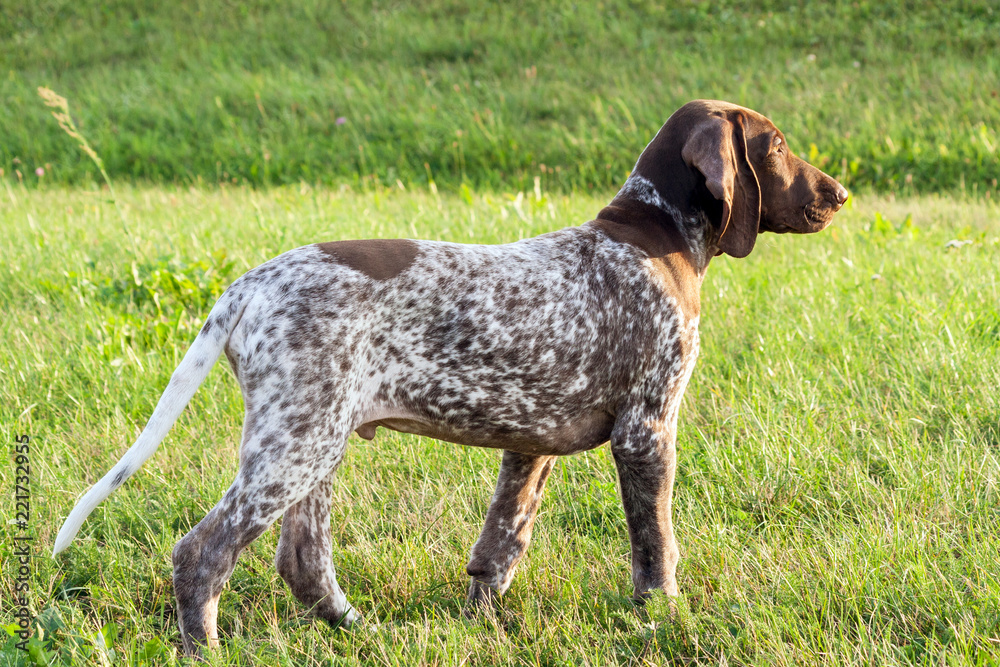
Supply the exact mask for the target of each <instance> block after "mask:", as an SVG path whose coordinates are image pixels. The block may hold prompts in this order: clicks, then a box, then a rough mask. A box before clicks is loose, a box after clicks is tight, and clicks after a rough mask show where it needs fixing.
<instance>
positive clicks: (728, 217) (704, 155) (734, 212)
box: [681, 111, 760, 257]
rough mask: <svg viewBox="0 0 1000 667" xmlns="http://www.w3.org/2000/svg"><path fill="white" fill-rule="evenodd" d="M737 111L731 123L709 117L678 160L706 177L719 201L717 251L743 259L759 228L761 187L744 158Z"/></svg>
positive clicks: (693, 133) (742, 120) (743, 136)
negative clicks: (720, 216) (720, 209)
mask: <svg viewBox="0 0 1000 667" xmlns="http://www.w3.org/2000/svg"><path fill="white" fill-rule="evenodd" d="M745 122H746V120H745V118H744V115H743V114H742V113H740V112H738V111H737V112H735V113H734V114H733V118H732V120H730V119H727V118H723V117H721V116H709V117H708V118H706V119H705V120H704V121H702V122H701V123H700V124H699V125H697V126H696V127H695V128H694V129H693V130H692V131H691V135H690V136H689V137H688V140H687V141H686V142H685V143H684V148H683V149H682V150H681V158H683V160H684V162H685V163H687V164H688V166H691V167H694V168H695V169H697V170H698V171H700V172H701V174H702V176H704V177H705V185H706V186H707V187H708V190H709V192H711V193H712V194H713V195H714V196H715V198H716V199H718V200H720V201H721V202H722V220H721V221H720V223H719V238H718V241H717V242H718V245H719V251H720V253H721V252H724V253H726V254H727V255H731V256H733V257H746V256H747V255H749V254H750V251H751V250H753V246H754V243H755V242H756V240H757V232H758V229H759V226H760V184H759V183H758V182H757V174H756V173H754V170H753V167H752V166H750V161H749V160H748V159H747V142H746V134H745V130H744V124H745Z"/></svg>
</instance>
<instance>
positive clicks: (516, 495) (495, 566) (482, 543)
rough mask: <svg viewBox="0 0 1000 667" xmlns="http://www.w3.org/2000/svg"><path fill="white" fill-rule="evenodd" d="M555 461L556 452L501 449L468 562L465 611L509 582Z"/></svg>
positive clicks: (487, 599)
mask: <svg viewBox="0 0 1000 667" xmlns="http://www.w3.org/2000/svg"><path fill="white" fill-rule="evenodd" d="M553 463H555V457H554V456H531V455H528V454H518V453H516V452H510V451H505V452H504V453H503V461H502V462H501V463H500V475H499V478H498V479H497V488H496V491H495V492H494V493H493V500H492V501H491V502H490V509H489V511H488V512H487V513H486V525H484V526H483V532H482V533H481V534H480V535H479V539H478V540H476V544H475V545H474V546H473V547H472V555H471V557H470V559H469V565H468V566H467V567H466V571H467V572H468V573H469V576H470V577H472V579H471V581H470V582H469V597H468V600H467V606H466V614H472V613H474V612H475V610H476V609H477V608H478V607H488V606H489V605H490V604H492V601H493V599H494V597H496V596H497V595H500V594H502V593H503V592H504V591H505V590H507V587H508V586H510V582H511V580H512V579H513V578H514V568H515V567H517V564H518V562H520V560H521V557H522V556H524V552H525V550H527V548H528V542H530V541H531V527H532V525H533V524H534V523H535V514H536V513H537V512H538V506H539V504H540V503H541V500H542V491H543V490H544V489H545V480H546V479H548V476H549V473H550V472H552V465H553Z"/></svg>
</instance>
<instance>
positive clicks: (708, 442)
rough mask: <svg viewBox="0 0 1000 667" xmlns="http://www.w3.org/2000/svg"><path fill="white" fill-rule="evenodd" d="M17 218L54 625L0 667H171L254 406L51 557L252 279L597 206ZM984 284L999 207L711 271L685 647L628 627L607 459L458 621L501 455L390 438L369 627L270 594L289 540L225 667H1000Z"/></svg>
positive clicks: (132, 199)
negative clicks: (192, 531)
mask: <svg viewBox="0 0 1000 667" xmlns="http://www.w3.org/2000/svg"><path fill="white" fill-rule="evenodd" d="M0 195H3V197H4V198H5V201H4V207H3V209H2V211H0V238H2V239H3V241H2V244H3V246H2V251H3V253H4V256H5V257H6V258H10V260H11V261H5V262H4V263H3V264H2V267H0V307H2V309H3V313H4V317H3V320H2V322H0V368H2V369H3V377H2V383H0V424H2V433H0V438H2V439H3V441H4V442H5V443H13V442H14V438H15V436H16V435H17V434H20V433H27V434H31V435H32V437H33V440H32V447H33V449H32V455H31V456H32V460H31V466H32V481H31V485H32V487H31V488H32V503H33V504H32V511H33V514H32V519H31V522H30V530H31V531H32V534H33V535H34V537H35V539H36V548H35V551H34V554H35V560H34V561H33V565H32V567H33V568H34V573H33V576H32V579H31V585H32V591H31V596H32V598H31V599H32V610H33V612H35V613H38V614H39V616H38V619H37V625H36V635H35V639H33V640H32V641H33V642H34V643H33V646H34V649H33V650H34V652H33V654H32V655H31V660H32V661H31V662H27V658H26V657H25V656H23V655H20V654H18V653H16V652H15V651H14V650H13V645H14V641H15V640H14V639H13V638H12V639H11V640H10V641H9V642H7V644H6V646H5V648H4V652H3V654H2V655H4V656H5V658H4V659H5V660H7V662H6V663H5V664H38V665H44V664H57V665H59V664H130V665H143V664H150V665H161V664H163V665H167V664H177V663H178V662H183V661H181V660H179V658H178V657H177V645H178V640H179V637H178V632H177V629H176V616H175V613H174V600H173V594H172V584H171V579H170V577H171V564H170V550H171V549H172V546H173V544H174V542H175V541H176V540H177V539H179V537H180V536H181V535H183V534H184V533H185V532H186V531H187V530H188V529H189V528H190V527H191V526H192V525H193V524H194V523H196V522H197V521H198V520H200V518H201V517H202V516H203V515H204V514H205V512H206V511H207V510H208V509H209V508H211V506H212V505H214V503H215V502H216V501H217V500H218V498H220V497H221V495H222V493H223V492H224V490H225V488H226V487H227V486H228V484H229V483H230V481H231V479H232V477H233V475H234V473H235V468H236V464H237V449H238V439H239V433H240V425H241V420H242V402H241V399H240V395H239V389H238V387H237V385H236V383H235V380H234V379H233V377H232V374H231V372H230V371H229V369H228V366H227V365H226V364H225V362H220V363H219V364H217V366H216V368H215V369H214V371H213V372H212V374H211V375H210V376H209V378H208V380H207V382H206V383H205V384H204V385H203V386H202V388H201V390H200V391H199V392H198V394H197V395H196V396H195V398H194V400H193V401H192V403H191V404H190V405H189V407H188V409H187V410H186V411H185V413H184V414H183V415H182V416H181V418H180V420H179V422H178V423H177V425H176V426H175V427H174V429H173V431H172V432H171V434H170V435H169V436H168V437H167V439H166V440H165V441H164V443H163V445H162V446H161V449H160V451H159V452H158V453H157V455H156V456H155V457H154V459H153V460H152V461H151V462H150V463H149V464H147V465H146V467H145V468H144V469H143V470H142V471H140V472H139V473H138V474H136V475H135V476H134V477H133V478H132V479H131V480H129V482H128V483H127V484H126V485H125V486H124V487H123V488H122V489H120V490H119V491H118V492H117V493H116V494H115V495H114V496H113V497H112V498H111V499H109V500H108V501H106V502H105V503H104V504H103V505H102V506H101V507H99V508H98V510H97V511H95V513H94V514H93V515H92V516H91V518H90V519H89V520H88V522H87V523H86V524H85V526H84V529H83V531H82V533H81V536H80V537H79V538H78V540H77V541H76V542H75V543H74V545H73V546H72V547H71V548H70V549H69V550H68V551H67V552H66V553H65V554H63V555H60V557H59V558H58V559H55V560H53V559H50V558H49V557H48V549H49V546H48V545H50V544H51V542H52V539H53V538H54V536H55V532H56V530H57V529H58V526H59V525H60V523H61V521H62V519H63V518H64V517H65V515H66V513H67V512H68V510H69V509H70V507H71V506H72V504H73V502H74V500H75V498H77V497H78V495H79V494H80V493H81V492H83V491H84V490H85V489H86V488H87V487H88V486H89V485H90V484H91V483H93V482H94V481H96V480H97V479H98V478H99V477H100V476H101V475H102V474H103V473H104V472H105V471H106V470H107V469H109V467H110V465H111V464H112V463H113V461H115V460H117V457H118V456H119V455H120V454H121V453H122V452H123V451H124V450H125V449H126V448H127V447H128V445H129V444H130V443H131V441H132V439H133V438H134V437H135V435H136V434H137V433H138V432H139V430H140V429H141V427H142V426H143V425H144V424H145V420H146V418H147V417H148V415H149V413H150V411H151V410H152V407H153V405H154V404H155V402H156V400H157V398H158V397H159V394H160V392H161V391H162V389H163V387H164V386H165V384H166V382H167V380H168V378H169V376H170V373H171V372H172V370H173V368H174V367H175V365H176V364H177V362H178V360H179V359H180V356H181V354H183V351H184V350H185V349H186V347H187V345H189V344H190V341H191V339H192V338H193V336H194V334H195V332H196V331H197V329H198V327H200V324H201V321H202V319H203V317H204V316H205V314H206V313H207V309H208V308H209V307H210V305H211V303H212V301H213V299H214V298H215V297H216V296H217V295H218V294H219V293H220V291H221V290H222V289H223V288H224V287H225V285H227V284H228V282H229V281H231V280H232V279H233V278H234V277H235V276H237V275H239V274H240V273H242V272H243V271H245V270H246V269H247V268H249V267H251V266H254V265H256V264H258V263H260V262H261V261H263V260H264V259H266V258H269V257H271V256H273V255H275V254H277V253H279V252H281V251H283V250H286V249H290V248H293V247H296V246H298V245H301V244H304V243H307V242H311V241H315V240H317V239H337V238H358V237H379V236H385V237H395V236H413V237H421V238H436V239H450V240H456V241H467V242H483V243H497V242H506V241H513V240H516V239H518V238H522V237H525V236H529V235H534V234H537V233H540V232H543V231H546V230H550V229H556V228H559V227H562V226H566V225H568V224H575V223H580V222H583V221H585V220H587V219H590V218H591V217H592V216H593V215H594V214H595V212H596V211H597V210H599V208H600V207H601V206H602V204H603V202H604V198H603V197H600V196H588V195H582V194H576V195H561V194H551V193H547V192H545V191H544V190H541V189H539V191H538V192H534V191H529V192H527V193H518V194H512V195H496V194H492V193H489V192H484V193H479V192H474V191H471V190H469V191H466V192H465V193H464V195H463V194H455V195H443V194H440V193H435V192H432V191H429V190H416V191H414V190H406V191H403V190H401V189H400V188H398V187H396V188H381V187H375V188H373V189H370V190H368V191H366V192H359V191H354V190H351V189H349V188H345V189H341V190H331V189H317V188H313V187H310V186H305V185H300V186H298V187H289V188H277V189H271V190H268V191H266V192H259V191H255V190H253V189H250V188H245V187H235V188H234V187H223V188H212V189H197V188H179V187H163V186H159V187H143V188H128V187H126V188H124V189H123V191H121V192H120V193H119V203H120V204H121V205H122V206H123V210H124V212H125V214H126V218H127V220H128V221H129V223H130V224H131V225H133V229H134V231H135V236H136V244H137V247H136V248H135V249H132V248H131V247H130V245H129V243H128V242H127V241H126V240H125V238H124V237H123V234H122V231H121V220H120V218H119V216H118V214H117V213H116V212H115V210H114V207H113V206H111V205H110V204H108V203H107V202H106V201H105V198H106V194H105V195H100V194H99V193H93V192H88V191H85V190H82V189H68V190H67V189H63V188H51V189H46V190H43V191H37V190H31V189H27V188H18V187H16V186H11V187H9V188H8V189H7V191H6V192H0ZM997 266H1000V210H998V207H997V206H996V204H995V203H992V202H990V201H987V200H980V201H968V200H964V199H963V200H956V199H955V198H952V197H938V196H928V197H916V198H907V199H894V198H892V197H888V196H885V197H879V196H874V195H873V196H871V197H868V198H856V199H853V200H852V201H851V202H850V203H849V206H848V207H847V208H846V209H845V210H844V211H842V212H841V213H840V214H838V217H837V219H836V221H835V224H834V226H833V227H831V228H830V229H829V230H827V231H825V232H823V233H821V234H819V235H815V236H810V237H792V236H782V237H778V236H774V235H766V236H764V237H762V238H761V240H760V242H759V243H758V247H757V248H756V249H755V251H754V253H753V254H752V255H751V256H750V257H749V258H747V259H745V260H732V259H729V258H719V259H716V260H715V261H714V262H713V264H712V266H711V267H710V269H709V273H708V278H707V280H706V283H705V285H704V288H703V315H702V323H703V325H702V340H703V348H702V355H701V359H700V361H699V365H698V367H697V368H696V370H695V373H694V376H693V378H692V381H691V385H690V387H689V390H688V392H687V395H686V397H685V399H684V404H683V408H682V413H681V425H680V432H679V438H678V442H679V452H680V454H679V470H678V481H677V491H676V493H677V495H676V499H677V501H676V502H677V504H676V510H675V512H676V514H675V516H676V522H677V526H678V528H677V530H678V539H679V542H680V545H681V549H682V560H681V564H680V570H679V582H680V586H681V590H682V595H683V597H682V601H681V604H680V608H679V611H678V613H677V614H676V615H673V616H672V615H671V614H670V613H669V609H668V606H667V605H666V604H665V602H664V601H663V600H654V601H653V603H651V604H650V605H647V607H646V608H645V609H638V608H636V607H634V606H633V604H632V603H631V602H630V601H629V596H630V594H631V582H630V577H629V558H628V536H627V530H626V527H625V522H624V517H623V514H622V511H621V508H620V500H619V496H618V492H617V489H616V476H615V472H614V467H613V463H612V461H611V458H610V455H609V452H608V450H607V448H606V447H602V448H599V449H597V450H595V451H593V452H590V453H587V454H584V455H579V456H574V457H569V458H566V459H564V460H562V461H560V462H559V464H558V465H557V468H556V471H555V473H554V475H553V478H552V479H551V480H550V482H549V486H548V489H547V491H546V496H545V499H544V502H543V505H542V510H541V513H540V515H539V520H538V523H537V527H536V531H535V537H534V541H533V544H532V546H531V548H530V550H529V552H528V556H527V557H526V560H525V561H524V563H523V564H522V566H521V568H520V571H519V574H518V576H517V578H516V579H515V582H514V585H513V586H512V588H511V589H510V591H509V593H508V594H507V595H506V596H505V597H504V598H503V602H502V605H501V607H500V611H499V613H498V614H496V615H495V617H483V618H480V619H478V620H476V621H466V620H464V619H463V618H462V616H461V612H460V609H461V604H462V602H463V600H464V595H465V586H466V577H465V575H464V566H465V562H466V558H467V555H468V549H469V548H470V546H471V545H472V543H473V541H474V540H475V537H476V536H477V534H478V530H479V527H480V525H481V521H482V518H483V516H484V514H485V511H486V505H487V503H488V501H489V497H490V494H491V492H492V485H493V482H494V479H495V474H496V471H497V468H498V465H499V454H498V453H497V452H494V451H486V450H478V449H471V448H463V447H460V446H457V445H451V444H447V443H440V442H435V441H432V440H429V439H425V438H419V437H415V436H407V435H401V434H396V433H391V432H386V431H381V432H380V433H379V435H378V437H377V438H376V439H375V441H373V442H367V441H362V440H360V439H357V438H352V441H351V444H350V447H349V451H348V455H347V458H346V460H345V463H344V464H343V465H342V466H341V468H340V470H339V472H338V473H337V481H336V486H335V488H336V490H335V503H334V510H333V519H332V525H333V532H334V541H335V544H336V545H337V546H336V548H335V551H336V553H335V563H336V566H337V568H338V576H339V578H340V581H341V583H342V585H343V586H344V588H345V590H346V591H347V594H348V596H349V598H350V599H351V601H352V602H353V603H354V604H355V605H356V606H357V607H358V609H360V610H361V611H362V612H363V613H364V614H365V615H366V617H367V618H368V620H369V625H368V627H367V628H366V629H364V630H359V631H352V632H344V631H334V630H332V629H330V628H329V627H327V626H325V625H324V624H322V623H319V622H316V621H314V620H312V619H311V618H310V617H309V616H308V615H307V613H306V610H304V609H303V608H302V607H301V606H300V605H299V604H298V603H297V601H295V600H294V598H292V596H291V595H290V593H289V592H288V590H287V589H286V587H285V585H284V583H283V582H282V581H281V580H280V578H279V577H278V576H277V574H276V573H275V571H274V568H273V565H272V561H273V557H274V551H275V547H276V543H277V534H278V533H277V530H271V531H269V532H268V533H266V534H265V535H264V536H263V537H262V538H261V539H260V540H258V541H257V542H255V543H254V544H253V545H252V546H251V547H250V548H249V549H248V550H247V551H246V552H245V553H244V555H243V556H242V558H241V560H240V562H239V564H238V565H237V568H236V571H235V574H234V575H233V578H232V579H231V580H230V583H229V584H228V586H227V588H226V590H225V592H224V593H223V596H222V602H221V608H220V628H221V632H222V634H223V637H224V641H223V647H222V649H221V650H220V651H218V652H217V653H216V654H215V655H213V657H212V661H211V662H212V664H219V665H239V664H242V665H249V664H282V665H330V664H336V665H340V664H345V665H349V664H358V665H362V664H363V665H372V664H376V665H378V664H382V665H413V664H421V665H424V664H426V665H433V664H441V665H445V664H477V665H493V664H495V665H507V664H525V665H571V664H572V665H580V664H582V665H606V664H662V663H665V662H674V663H676V664H713V665H714V664H730V665H744V664H787V665H793V664H795V665H843V664H857V665H872V664H926V665H931V664H933V665H939V664H973V665H996V664H998V661H1000V657H998V656H1000V577H998V558H997V547H998V545H1000V516H998V508H1000V396H998V393H997V387H998V386H1000V274H998V271H997ZM12 474H13V472H12V464H8V465H6V466H5V467H4V469H3V476H4V479H3V484H4V486H5V488H10V486H11V484H12V479H11V476H12ZM4 530H5V531H6V532H7V534H6V536H5V538H7V539H5V540H4V541H3V546H2V547H0V549H3V550H5V551H8V550H9V549H10V548H11V547H10V544H11V542H10V539H9V538H10V537H11V536H12V535H13V533H14V530H15V527H14V526H12V525H10V524H7V525H5V526H4ZM9 556H10V554H9V551H8V553H5V554H4V557H3V560H4V562H9ZM12 581H13V579H12V577H11V576H10V574H9V571H5V576H4V580H3V587H4V597H3V600H4V602H3V605H4V609H3V612H2V613H3V615H4V618H9V614H10V613H12V611H11V608H10V604H11V603H10V602H8V600H12V599H13V598H12V597H10V596H9V595H8V594H9V593H10V594H11V595H12V591H11V586H12ZM5 622H6V621H5ZM74 656H75V657H74Z"/></svg>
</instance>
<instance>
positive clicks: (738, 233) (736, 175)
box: [636, 100, 848, 257]
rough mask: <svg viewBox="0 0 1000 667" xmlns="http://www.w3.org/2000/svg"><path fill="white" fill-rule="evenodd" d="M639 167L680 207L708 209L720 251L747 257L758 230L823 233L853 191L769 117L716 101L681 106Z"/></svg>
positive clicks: (643, 173)
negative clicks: (791, 144) (799, 152)
mask: <svg viewBox="0 0 1000 667" xmlns="http://www.w3.org/2000/svg"><path fill="white" fill-rule="evenodd" d="M636 172H637V173H638V174H641V175H642V177H643V178H645V179H647V180H649V181H651V183H652V185H653V187H655V189H656V190H657V192H658V193H659V195H660V197H662V198H663V199H664V200H665V201H667V202H669V203H671V204H672V205H673V206H675V207H677V208H678V209H680V210H683V211H686V212H692V211H694V212H704V213H705V214H706V215H707V217H708V219H709V220H710V221H711V223H712V224H713V226H714V228H715V233H714V235H713V236H714V238H713V239H712V241H713V245H714V246H715V247H716V248H717V253H718V254H721V253H726V254H728V255H732V256H733V257H745V256H747V255H748V254H749V253H750V251H751V250H753V246H754V243H755V241H756V239H757V234H759V233H760V232H777V233H784V232H792V233H796V234H810V233H813V232H818V231H820V230H821V229H823V228H824V227H826V226H827V225H829V224H830V221H831V219H832V218H833V214H834V213H836V212H837V211H838V210H840V207H841V206H843V204H844V201H846V200H847V194H848V193H847V190H846V189H845V188H844V186H842V185H841V184H840V183H838V182H837V181H836V180H834V179H833V178H831V177H829V176H827V175H826V174H824V173H823V172H822V171H820V170H819V169H817V168H815V167H813V166H812V165H810V164H809V163H807V162H806V161H805V160H803V159H801V158H799V157H797V156H796V155H795V154H793V153H792V152H791V151H790V150H789V148H788V145H787V144H786V143H785V137H784V135H783V134H782V133H781V131H780V130H779V129H778V128H777V127H775V126H774V124H773V123H772V122H771V121H769V120H768V119H767V118H765V117H764V116H762V115H761V114H759V113H757V112H756V111H752V110H751V109H746V108H744V107H740V106H736V105H735V104H729V103H728V102H718V101H714V100H695V101H694V102H690V103H688V104H686V105H684V106H683V107H681V108H680V109H678V110H677V112H675V113H674V114H673V115H672V116H671V117H670V118H669V119H668V120H667V122H666V124H665V125H664V126H663V128H662V129H661V130H660V132H659V133H658V134H657V135H656V137H655V138H654V139H653V141H652V142H650V144H649V146H648V147H647V148H646V150H645V151H644V152H643V154H642V155H641V156H640V158H639V161H638V162H637V163H636Z"/></svg>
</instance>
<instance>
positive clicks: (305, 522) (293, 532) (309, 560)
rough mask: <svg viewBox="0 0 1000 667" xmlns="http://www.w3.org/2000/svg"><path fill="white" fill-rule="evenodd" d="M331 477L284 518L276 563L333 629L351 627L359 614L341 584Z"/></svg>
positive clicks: (294, 589)
mask: <svg viewBox="0 0 1000 667" xmlns="http://www.w3.org/2000/svg"><path fill="white" fill-rule="evenodd" d="M332 486H333V482H332V479H331V478H330V477H327V478H326V479H324V480H323V481H321V482H320V483H319V484H317V485H316V487H315V488H314V489H313V490H312V491H310V492H309V494H308V495H307V496H306V497H305V498H303V499H302V500H300V501H299V502H297V503H295V504H294V505H292V506H291V507H290V508H288V511H287V512H285V516H284V517H283V518H282V519H281V538H280V539H279V540H278V553H277V554H276V555H275V558H274V564H275V566H276V567H277V569H278V574H280V575H281V578H282V579H284V580H285V583H287V584H288V587H289V588H290V589H291V590H292V593H294V594H295V597H297V598H298V599H299V601H301V602H302V604H304V605H306V607H308V608H310V609H311V610H312V613H313V614H315V615H316V616H318V617H319V618H322V619H323V620H325V621H326V622H328V623H330V624H331V625H333V626H341V625H342V626H344V627H350V626H351V624H352V623H354V622H355V621H356V620H358V618H359V617H358V614H357V612H356V611H355V610H354V608H353V607H351V605H350V604H348V602H347V597H346V596H345V595H344V592H343V591H342V590H341V589H340V586H339V585H338V584H337V575H336V572H335V570H334V568H333V561H332V558H331V550H332V548H333V545H332V540H331V538H330V498H331V495H332Z"/></svg>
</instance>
